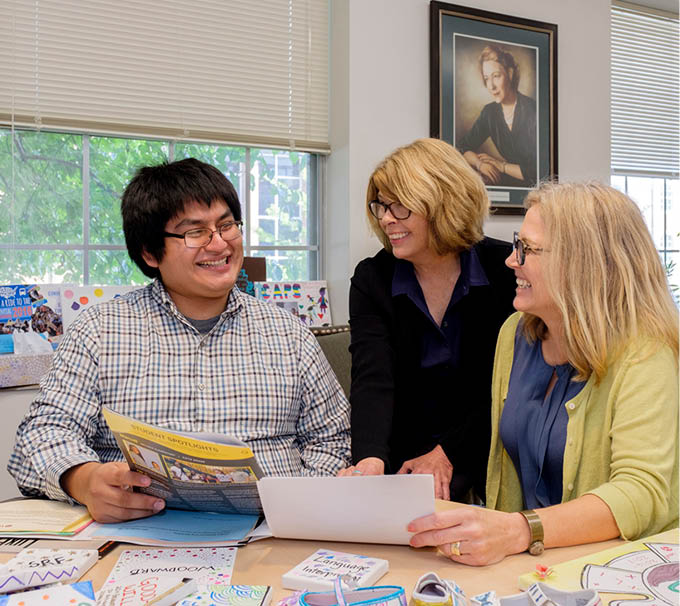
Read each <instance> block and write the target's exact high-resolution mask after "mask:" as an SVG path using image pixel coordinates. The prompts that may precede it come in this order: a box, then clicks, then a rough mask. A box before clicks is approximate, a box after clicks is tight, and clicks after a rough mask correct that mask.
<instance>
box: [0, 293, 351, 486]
mask: <svg viewBox="0 0 680 606" xmlns="http://www.w3.org/2000/svg"><path fill="white" fill-rule="evenodd" d="M40 387H41V389H40V392H39V394H38V397H37V398H36V399H35V401H34V402H33V403H32V404H31V407H30V410H29V412H28V414H27V415H26V417H25V418H24V420H23V421H22V422H21V424H20V425H19V429H18V431H17V439H16V444H15V447H14V452H13V453H12V455H11V457H10V460H9V464H8V467H7V468H8V471H9V472H10V473H11V474H12V475H13V476H14V477H15V478H16V480H17V483H18V485H19V488H20V490H21V492H22V493H24V494H26V495H46V496H48V497H50V498H52V499H58V500H70V499H69V498H68V496H67V495H66V494H65V493H64V491H63V490H62V489H61V486H60V484H59V478H60V476H61V475H62V473H64V472H65V471H66V470H67V469H69V468H71V467H73V466H74V465H77V464H79V463H84V462H87V461H101V462H108V461H117V460H122V454H121V452H120V450H119V449H118V447H117V445H116V442H115V439H114V437H113V435H112V434H111V432H110V431H109V429H108V426H107V425H106V422H105V421H104V419H103V417H102V406H107V407H109V408H111V409H113V410H115V411H117V412H120V413H121V414H125V415H128V416H131V417H134V418H135V419H138V420H140V421H143V422H145V423H150V424H153V425H158V426H160V427H164V428H167V429H172V430H176V431H194V432H215V433H221V434H227V435H230V436H234V437H236V438H239V439H240V440H243V441H244V442H247V443H248V444H249V446H250V447H251V448H252V449H253V451H254V453H255V456H256V457H257V459H258V460H259V462H260V465H261V466H262V468H263V470H264V472H265V473H266V474H269V475H278V476H284V475H286V476H287V475H290V476H299V475H329V474H334V473H335V472H336V471H337V470H338V469H340V468H341V467H344V466H345V465H347V464H348V461H349V453H350V434H349V404H348V402H347V399H346V398H345V396H344V394H343V392H342V390H341V388H340V386H339V385H338V382H337V380H336V378H335V375H334V374H333V371H332V370H331V369H330V367H329V365H328V362H327V361H326V358H325V357H324V355H323V353H322V352H321V349H320V347H319V345H318V343H317V342H316V339H315V338H314V336H313V335H312V334H311V333H310V332H309V330H308V329H307V328H305V327H304V326H303V325H302V324H301V323H300V322H299V320H298V319H297V318H295V317H294V316H293V315H291V314H289V313H288V312H287V311H283V310H281V309H279V308H277V307H275V306H273V305H269V304H267V303H264V302H261V301H258V300H256V299H254V298H253V297H250V296H248V295H245V294H243V293H241V292H240V291H239V290H238V289H237V288H234V289H233V291H232V292H231V295H230V296H229V301H228V303H227V308H226V309H225V311H224V312H223V313H222V315H221V317H220V319H219V321H218V322H217V324H216V325H215V326H214V327H213V329H212V330H210V332H209V333H207V334H205V335H201V334H199V333H198V331H197V330H196V329H195V328H194V327H193V326H192V325H191V324H190V323H189V322H188V321H187V319H186V318H185V317H184V316H182V314H180V312H179V311H178V310H177V308H176V307H175V305H174V303H173V302H172V300H171V299H170V297H169V296H168V294H167V292H166V290H165V288H164V287H163V285H162V284H161V283H160V281H155V282H153V283H152V284H150V285H149V286H147V287H145V288H142V289H139V290H135V291H133V292H131V293H129V294H128V295H125V296H124V297H120V298H118V299H114V300H113V301H110V302H108V303H103V304H101V305H98V306H94V307H92V308H91V309H89V310H87V311H85V312H83V313H82V314H81V315H80V316H79V317H78V318H77V319H76V321H75V322H74V323H73V325H72V326H71V328H70V329H69V331H68V333H67V334H66V335H65V337H64V339H63V340H62V342H61V344H60V346H59V349H58V350H57V352H56V354H55V358H54V362H53V364H52V368H51V370H50V372H49V373H48V374H47V375H46V377H45V378H44V379H43V381H42V382H41V385H40Z"/></svg>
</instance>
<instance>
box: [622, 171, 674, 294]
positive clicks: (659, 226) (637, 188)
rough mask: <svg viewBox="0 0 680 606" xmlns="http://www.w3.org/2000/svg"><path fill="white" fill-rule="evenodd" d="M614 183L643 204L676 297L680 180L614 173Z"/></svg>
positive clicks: (644, 214) (647, 221) (645, 215)
mask: <svg viewBox="0 0 680 606" xmlns="http://www.w3.org/2000/svg"><path fill="white" fill-rule="evenodd" d="M612 185H613V186H614V187H616V188H617V189H619V190H621V191H622V192H624V193H626V194H628V195H629V196H630V197H631V198H632V199H633V200H634V201H635V202H636V203H637V205H638V206H639V207H640V210H641V211H642V215H643V216H644V218H645V222H646V223H647V227H648V228H649V231H650V233H651V234H652V239H653V240H654V244H655V245H656V247H657V249H658V250H659V254H660V255H661V260H662V261H663V263H664V265H665V267H666V273H667V274H668V280H669V282H670V285H671V289H672V290H673V293H674V295H675V298H676V300H678V298H679V297H680V181H679V180H678V179H665V178H663V177H635V176H623V175H612Z"/></svg>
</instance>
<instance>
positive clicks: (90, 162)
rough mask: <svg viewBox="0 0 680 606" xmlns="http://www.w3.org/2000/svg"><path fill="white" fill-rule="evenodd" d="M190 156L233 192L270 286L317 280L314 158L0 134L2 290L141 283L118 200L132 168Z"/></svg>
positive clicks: (249, 245) (248, 243) (250, 251)
mask: <svg viewBox="0 0 680 606" xmlns="http://www.w3.org/2000/svg"><path fill="white" fill-rule="evenodd" d="M187 157H195V158H198V159H199V160H202V161H204V162H208V163H210V164H212V165H214V166H216V167H217V168H219V169H220V170H221V171H222V172H223V173H224V174H225V175H226V176H227V178H229V180H230V181H231V182H232V183H233V184H234V187H235V188H236V191H237V192H238V194H239V198H240V200H241V206H242V208H243V215H244V219H245V223H246V225H245V231H244V248H245V254H246V255H252V256H264V257H266V258H267V277H268V278H269V279H272V280H313V279H317V278H318V277H319V269H318V267H319V242H318V234H319V229H318V212H317V208H318V191H317V182H318V176H317V173H318V171H319V166H320V160H319V157H318V156H317V155H316V154H311V153H304V152H293V151H288V150H277V149H262V148H257V147H239V146H228V145H210V144H203V143H191V142H181V143H179V142H177V143H175V142H173V141H169V140H156V139H133V138H122V137H105V136H98V135H95V134H90V135H87V134H69V133H58V132H47V131H34V130H14V131H12V130H11V129H0V283H12V282H14V283H16V282H37V283H61V282H72V283H80V284H130V283H132V284H141V283H144V282H146V281H148V279H147V278H146V277H145V276H144V275H143V274H142V273H141V271H140V270H139V269H138V268H137V267H136V266H135V265H134V263H132V261H131V260H130V259H129V257H128V254H127V251H126V248H125V240H124V237H123V232H122V227H121V217H120V195H121V193H122V192H123V189H124V188H125V185H126V184H127V183H128V181H129V180H130V179H131V178H132V176H133V174H134V172H135V170H136V169H137V168H138V167H139V166H144V165H150V164H158V163H159V162H162V161H163V160H165V159H166V158H169V159H171V160H173V159H177V160H178V159H181V158H187Z"/></svg>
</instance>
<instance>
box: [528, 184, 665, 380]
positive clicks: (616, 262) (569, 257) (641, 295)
mask: <svg viewBox="0 0 680 606" xmlns="http://www.w3.org/2000/svg"><path fill="white" fill-rule="evenodd" d="M524 204H525V206H526V207H527V208H532V207H536V209H537V210H538V212H539V213H540V215H541V218H542V220H543V223H544V225H545V229H546V245H545V246H546V247H547V249H549V250H548V251H547V253H545V254H544V255H542V261H543V271H544V275H545V276H546V281H547V283H548V286H549V289H550V291H551V294H552V296H553V298H554V300H555V303H556V304H557V307H558V308H559V310H560V313H561V316H562V321H563V329H564V335H563V336H564V338H565V341H566V350H567V357H568V359H569V362H570V363H571V364H572V366H574V368H576V370H577V371H578V376H577V377H576V379H577V380H585V379H587V378H588V377H589V376H590V375H591V374H595V380H596V382H599V381H600V380H601V379H602V377H603V376H604V375H605V373H606V372H607V367H608V366H609V364H611V362H612V360H613V359H615V358H616V356H618V355H619V354H620V353H621V352H622V350H623V348H624V347H625V345H626V344H627V343H628V342H630V341H631V340H632V339H635V338H637V337H651V338H652V339H654V340H655V341H656V342H657V343H664V344H667V345H668V346H670V347H671V348H672V350H673V351H674V352H675V355H676V357H677V356H678V309H677V308H676V306H675V303H674V302H673V298H672V296H671V293H670V290H669V287H668V281H667V279H666V274H665V272H664V269H663V266H662V265H661V260H660V258H659V254H658V253H657V251H656V248H655V247H654V243H653V241H652V238H651V236H650V235H649V231H648V230H647V227H646V225H645V222H644V220H643V218H642V215H641V213H640V211H639V209H638V207H637V206H636V205H635V203H634V202H633V201H632V200H631V199H630V198H629V197H628V196H626V195H625V194H623V193H621V192H619V191H618V190H616V189H614V188H613V187H609V186H608V185H604V184H602V183H583V184H570V183H562V184H554V183H549V184H544V185H542V186H540V187H539V188H538V189H536V190H534V191H532V192H530V193H529V195H528V196H527V198H526V201H525V203H524ZM524 331H525V334H526V335H527V337H528V338H530V339H536V338H539V339H540V338H543V337H544V336H545V334H546V332H547V329H546V326H545V324H544V323H543V321H542V320H541V319H540V318H538V317H536V316H532V315H531V314H526V315H525V320H524Z"/></svg>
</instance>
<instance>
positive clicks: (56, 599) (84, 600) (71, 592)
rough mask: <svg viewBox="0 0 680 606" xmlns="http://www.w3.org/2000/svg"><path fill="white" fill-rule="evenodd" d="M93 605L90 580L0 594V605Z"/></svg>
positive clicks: (93, 598) (93, 599) (92, 591)
mask: <svg viewBox="0 0 680 606" xmlns="http://www.w3.org/2000/svg"><path fill="white" fill-rule="evenodd" d="M66 604H67V605H68V606H71V605H73V606H95V604H96V600H95V597H94V589H93V588H92V581H80V582H79V583H71V584H70V585H51V586H50V587H45V588H43V589H35V590H33V591H26V592H20V593H13V594H10V595H0V606H52V605H54V606H64V605H66Z"/></svg>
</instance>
